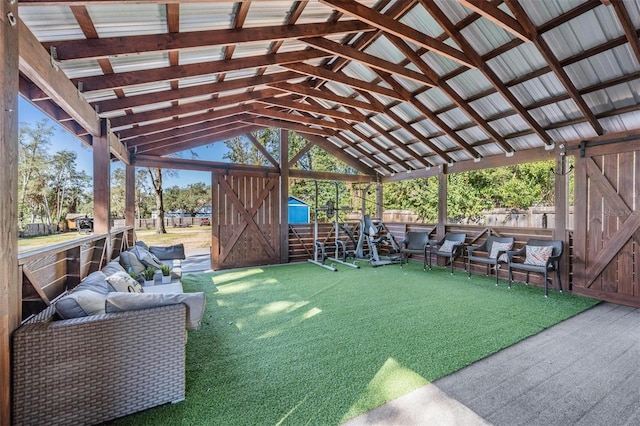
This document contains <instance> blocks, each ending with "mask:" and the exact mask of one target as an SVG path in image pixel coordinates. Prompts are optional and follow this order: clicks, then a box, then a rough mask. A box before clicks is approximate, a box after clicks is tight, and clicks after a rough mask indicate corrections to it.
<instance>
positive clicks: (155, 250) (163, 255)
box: [149, 244, 186, 260]
mask: <svg viewBox="0 0 640 426" xmlns="http://www.w3.org/2000/svg"><path fill="white" fill-rule="evenodd" d="M149 252H151V254H153V255H155V256H157V257H158V259H160V260H171V259H183V260H184V259H185V258H186V256H185V255H184V244H175V245H173V246H167V247H158V246H151V247H149Z"/></svg>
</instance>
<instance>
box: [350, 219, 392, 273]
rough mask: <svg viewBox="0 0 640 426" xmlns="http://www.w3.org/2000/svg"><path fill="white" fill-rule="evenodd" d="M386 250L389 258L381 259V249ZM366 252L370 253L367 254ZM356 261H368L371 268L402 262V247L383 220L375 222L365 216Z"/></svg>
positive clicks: (361, 223) (361, 226)
mask: <svg viewBox="0 0 640 426" xmlns="http://www.w3.org/2000/svg"><path fill="white" fill-rule="evenodd" d="M382 248H384V250H385V251H386V252H387V253H388V255H387V256H384V257H381V256H380V251H379V249H382ZM365 251H368V252H367V253H365ZM355 256H356V259H367V260H368V261H369V263H370V264H371V266H373V267H376V266H384V265H391V264H396V263H401V262H402V253H400V246H399V245H398V243H397V242H396V240H395V238H394V237H393V235H392V234H391V233H390V232H389V231H388V230H387V228H386V227H385V226H384V223H382V221H381V220H377V221H374V220H373V219H371V217H370V216H369V215H366V214H365V215H363V216H362V220H361V221H360V233H359V235H358V245H357V246H356V251H355Z"/></svg>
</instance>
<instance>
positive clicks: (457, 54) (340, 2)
mask: <svg viewBox="0 0 640 426" xmlns="http://www.w3.org/2000/svg"><path fill="white" fill-rule="evenodd" d="M320 3H323V4H325V5H327V6H329V7H333V8H334V9H335V10H338V11H340V12H342V13H346V14H348V15H351V16H353V17H355V18H357V19H359V20H361V21H363V22H366V23H367V24H369V25H371V26H373V27H376V28H378V29H380V30H382V31H384V32H386V33H390V34H393V35H395V36H398V37H400V38H402V39H404V40H407V41H410V42H411V43H413V44H415V45H417V46H421V47H424V48H425V49H428V50H430V51H432V52H434V53H437V54H439V55H442V56H444V57H445V58H448V59H451V60H452V61H455V62H458V63H460V64H461V65H464V66H466V67H469V68H475V67H476V66H475V64H474V63H473V62H472V61H471V60H470V59H469V58H468V57H467V56H466V55H465V54H464V53H463V52H461V51H459V50H457V49H455V48H453V47H451V46H449V45H447V44H445V43H443V42H441V41H439V40H436V39H435V38H433V37H430V36H428V35H426V34H424V33H422V32H420V31H417V30H415V29H413V28H412V27H410V26H408V25H405V24H403V23H401V22H398V21H396V20H395V19H393V18H390V17H389V16H386V15H383V14H382V13H380V12H377V11H375V10H372V9H370V8H368V7H366V6H364V5H361V4H359V3H357V2H354V1H347V0H320Z"/></svg>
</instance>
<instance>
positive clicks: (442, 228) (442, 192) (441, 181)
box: [436, 166, 448, 240]
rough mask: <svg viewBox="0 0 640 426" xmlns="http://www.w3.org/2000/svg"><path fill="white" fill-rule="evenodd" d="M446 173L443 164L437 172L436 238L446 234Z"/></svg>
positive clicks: (439, 238)
mask: <svg viewBox="0 0 640 426" xmlns="http://www.w3.org/2000/svg"><path fill="white" fill-rule="evenodd" d="M447 192H448V191H447V173H446V171H445V168H444V166H442V167H441V169H440V172H439V173H438V225H437V227H436V238H437V239H438V240H441V239H442V238H444V235H445V234H446V226H447V196H448V194H447Z"/></svg>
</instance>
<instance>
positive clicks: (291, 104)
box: [258, 97, 364, 122]
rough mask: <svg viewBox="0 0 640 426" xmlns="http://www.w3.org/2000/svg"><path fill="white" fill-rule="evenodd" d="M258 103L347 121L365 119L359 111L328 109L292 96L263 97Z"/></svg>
mask: <svg viewBox="0 0 640 426" xmlns="http://www.w3.org/2000/svg"><path fill="white" fill-rule="evenodd" d="M258 103H264V104H267V105H272V106H277V107H282V108H288V109H294V110H297V111H304V112H310V113H312V114H316V115H318V114H319V115H322V116H327V117H332V118H338V119H341V120H347V121H356V122H360V121H363V120H364V116H363V115H362V114H360V113H359V112H357V111H352V112H351V113H348V112H342V111H336V110H334V109H328V108H324V107H322V106H320V105H317V104H315V105H310V104H308V103H305V102H299V101H293V100H292V99H290V98H282V97H280V98H266V99H265V98H262V99H259V100H258Z"/></svg>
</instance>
